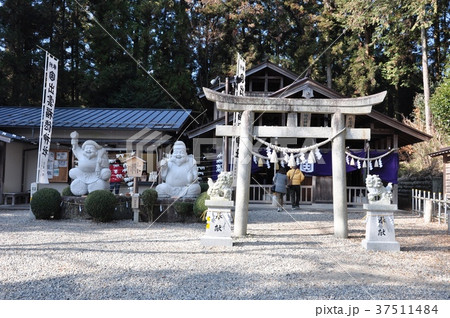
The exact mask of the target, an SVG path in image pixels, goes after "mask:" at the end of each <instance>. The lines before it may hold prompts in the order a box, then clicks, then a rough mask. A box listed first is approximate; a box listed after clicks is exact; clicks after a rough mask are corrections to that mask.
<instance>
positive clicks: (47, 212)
mask: <svg viewBox="0 0 450 318" xmlns="http://www.w3.org/2000/svg"><path fill="white" fill-rule="evenodd" d="M30 208H31V211H32V212H33V214H34V216H35V217H36V219H38V220H39V219H42V220H48V219H51V218H54V219H59V218H60V209H61V194H60V193H59V192H58V190H56V189H52V188H44V189H40V190H38V191H36V193H35V194H33V197H32V199H31V202H30Z"/></svg>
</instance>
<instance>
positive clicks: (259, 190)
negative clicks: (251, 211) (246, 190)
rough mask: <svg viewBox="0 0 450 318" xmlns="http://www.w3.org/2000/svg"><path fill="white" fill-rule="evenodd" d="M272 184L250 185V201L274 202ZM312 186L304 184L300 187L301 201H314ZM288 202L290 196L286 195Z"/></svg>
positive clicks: (305, 202) (308, 202) (306, 202)
mask: <svg viewBox="0 0 450 318" xmlns="http://www.w3.org/2000/svg"><path fill="white" fill-rule="evenodd" d="M271 187H272V185H270V184H264V185H259V184H251V185H250V203H272V191H270V188H271ZM312 198H313V196H312V186H310V185H302V186H301V187H300V203H304V204H311V203H312ZM286 202H290V201H289V196H287V197H286Z"/></svg>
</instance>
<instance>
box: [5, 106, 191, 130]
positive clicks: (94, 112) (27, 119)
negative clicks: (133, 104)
mask: <svg viewBox="0 0 450 318" xmlns="http://www.w3.org/2000/svg"><path fill="white" fill-rule="evenodd" d="M190 113H191V110H176V109H143V108H72V107H60V108H58V107H56V108H55V114H54V117H53V127H57V128H85V129H89V128H114V129H142V128H149V129H158V130H175V131H176V130H179V129H180V128H181V127H182V125H183V123H184V122H185V120H186V119H187V118H188V117H189V115H190ZM40 125H41V108H40V107H15V106H1V107H0V127H15V128H19V127H40Z"/></svg>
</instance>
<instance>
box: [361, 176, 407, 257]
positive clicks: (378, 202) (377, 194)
mask: <svg viewBox="0 0 450 318" xmlns="http://www.w3.org/2000/svg"><path fill="white" fill-rule="evenodd" d="M366 188H367V191H368V194H367V197H368V201H369V203H368V204H364V206H363V207H364V209H365V210H367V216H366V238H365V239H364V240H363V241H362V246H363V247H364V248H365V249H366V250H373V251H400V244H399V243H398V242H397V241H396V240H395V229H394V211H396V210H397V205H396V204H391V199H392V192H391V191H392V184H391V183H389V184H388V185H387V186H386V187H384V186H383V182H382V181H381V179H380V177H379V176H378V175H368V176H367V178H366Z"/></svg>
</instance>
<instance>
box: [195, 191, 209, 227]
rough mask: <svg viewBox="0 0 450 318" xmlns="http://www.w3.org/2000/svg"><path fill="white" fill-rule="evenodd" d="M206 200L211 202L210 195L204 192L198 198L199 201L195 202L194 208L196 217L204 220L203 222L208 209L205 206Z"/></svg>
mask: <svg viewBox="0 0 450 318" xmlns="http://www.w3.org/2000/svg"><path fill="white" fill-rule="evenodd" d="M206 200H209V195H208V193H207V192H203V193H201V194H200V195H199V196H198V198H197V200H195V202H194V206H193V212H194V215H195V216H196V217H198V218H202V219H203V220H205V218H204V215H205V211H206V210H207V209H208V207H207V206H206V205H205V201H206Z"/></svg>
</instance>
